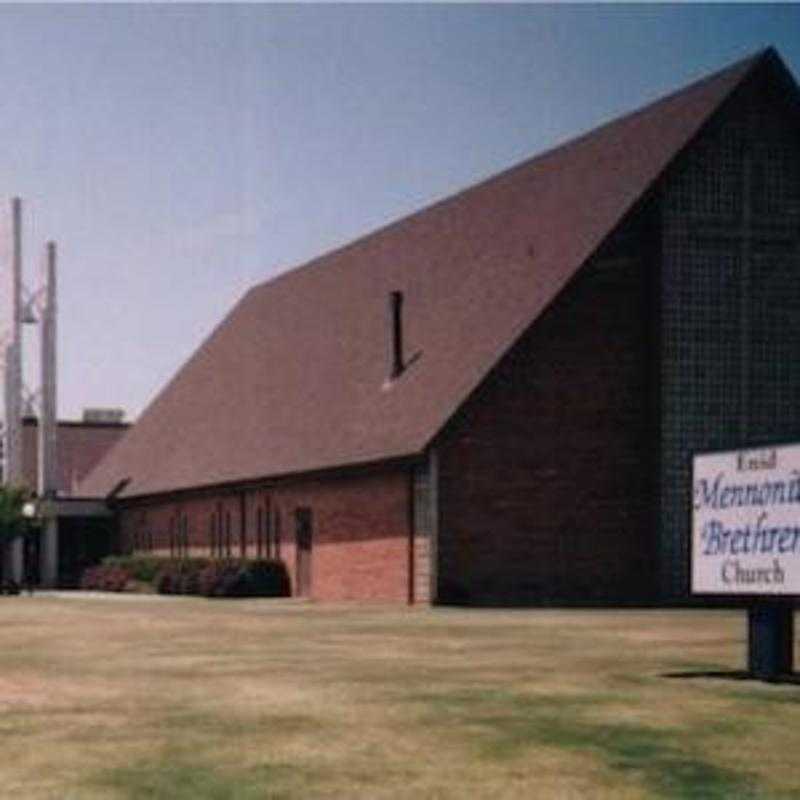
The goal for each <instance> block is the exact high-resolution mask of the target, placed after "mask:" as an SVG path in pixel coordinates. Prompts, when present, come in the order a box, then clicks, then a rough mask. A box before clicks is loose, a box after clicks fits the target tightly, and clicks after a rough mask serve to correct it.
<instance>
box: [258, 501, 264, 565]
mask: <svg viewBox="0 0 800 800" xmlns="http://www.w3.org/2000/svg"><path fill="white" fill-rule="evenodd" d="M263 522H264V509H263V508H261V506H259V507H258V510H257V511H256V558H261V557H262V555H263V550H262V544H263V542H262V535H263V528H262V526H263Z"/></svg>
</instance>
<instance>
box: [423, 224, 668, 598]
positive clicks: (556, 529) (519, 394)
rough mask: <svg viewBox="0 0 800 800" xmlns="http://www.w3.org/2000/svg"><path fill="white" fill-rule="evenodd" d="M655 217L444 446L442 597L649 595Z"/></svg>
mask: <svg viewBox="0 0 800 800" xmlns="http://www.w3.org/2000/svg"><path fill="white" fill-rule="evenodd" d="M649 221H650V216H648V214H645V213H641V214H639V215H638V216H637V217H636V218H635V219H633V220H631V222H630V223H629V224H628V225H627V226H626V227H625V228H623V229H622V230H621V231H620V233H619V234H618V236H617V237H616V238H615V240H614V241H612V242H611V243H610V244H609V246H608V247H607V248H606V249H605V250H604V252H603V253H602V254H599V256H598V258H597V259H596V260H595V261H594V262H593V263H591V264H589V265H587V267H586V268H584V270H583V271H582V273H581V274H580V276H578V277H577V278H576V280H575V281H574V282H573V283H572V285H571V286H569V287H568V288H567V289H566V290H565V291H564V292H563V294H562V296H561V297H560V298H559V299H557V300H556V302H555V303H554V304H553V305H552V306H551V307H550V308H549V309H548V311H547V312H546V313H545V314H544V315H543V316H542V317H541V318H540V319H539V320H538V321H537V322H536V323H535V324H534V325H533V326H532V327H531V328H530V329H529V331H528V332H527V333H526V334H525V335H524V336H523V337H522V339H521V340H520V341H519V342H518V343H517V345H516V346H515V347H514V348H513V349H512V350H511V351H510V352H509V353H508V354H507V355H506V356H505V357H504V358H503V359H502V360H501V362H500V364H499V365H498V366H497V368H496V369H495V370H494V372H493V373H492V375H491V376H490V377H489V379H488V380H487V381H486V382H485V383H484V384H483V385H482V386H481V388H480V389H479V390H478V391H477V392H476V394H475V395H474V396H473V397H472V398H471V399H470V400H469V401H468V403H467V404H466V406H465V407H464V408H463V409H462V410H461V412H460V413H459V414H458V415H457V417H456V419H455V420H454V422H453V423H452V424H451V426H450V427H449V429H448V430H447V431H446V432H445V433H444V434H443V436H442V438H441V441H440V442H439V443H438V446H437V449H438V454H439V482H438V492H439V532H438V542H437V549H438V571H439V574H438V579H437V593H438V600H439V601H441V602H470V603H490V604H506V603H509V604H510V603H531V602H549V601H559V600H577V601H586V600H596V599H601V598H602V599H628V598H639V597H642V596H643V595H646V594H647V593H648V592H649V591H650V587H651V584H652V577H653V575H654V571H653V559H652V551H653V543H652V537H651V533H650V529H651V524H650V523H651V520H650V517H649V515H650V513H651V510H650V509H651V506H650V503H649V498H650V493H651V490H652V484H651V479H652V476H653V474H654V458H653V455H652V454H651V451H652V450H653V442H652V441H649V440H651V439H652V438H653V437H651V429H650V427H649V426H648V420H649V419H651V418H652V417H651V413H652V412H651V401H650V397H651V395H652V389H651V387H650V368H649V367H648V362H647V350H648V341H649V336H650V330H649V328H650V323H649V316H648V308H649V300H648V297H649V286H650V283H649V279H648V274H649V273H648V267H650V266H652V265H651V264H649V262H648V258H647V256H646V252H647V248H646V242H647V241H648V240H647V230H648V224H649Z"/></svg>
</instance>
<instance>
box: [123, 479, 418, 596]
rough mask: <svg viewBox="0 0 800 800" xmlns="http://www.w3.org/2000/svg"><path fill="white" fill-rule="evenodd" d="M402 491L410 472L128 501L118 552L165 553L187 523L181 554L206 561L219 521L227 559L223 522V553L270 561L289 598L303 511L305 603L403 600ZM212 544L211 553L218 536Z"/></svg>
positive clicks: (406, 519)
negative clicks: (307, 527) (308, 540)
mask: <svg viewBox="0 0 800 800" xmlns="http://www.w3.org/2000/svg"><path fill="white" fill-rule="evenodd" d="M410 487H411V483H410V474H409V471H408V470H407V469H403V468H398V469H393V470H387V471H384V472H380V473H373V474H364V475H359V476H354V477H331V478H327V479H318V480H306V481H298V482H293V483H282V484H280V485H279V486H273V487H270V488H263V489H256V490H254V489H248V490H246V491H245V490H242V491H227V492H224V493H222V492H221V493H219V494H202V495H201V494H200V493H197V494H196V495H195V496H184V497H182V498H176V499H170V500H163V499H162V500H155V501H151V502H148V503H144V502H139V503H133V502H132V503H128V504H126V506H125V507H123V508H122V510H121V513H120V525H121V533H122V540H123V546H124V547H125V548H126V549H127V550H129V551H130V550H136V551H142V552H148V551H151V552H155V553H158V554H161V555H165V556H166V555H170V554H171V553H174V552H176V546H177V542H176V538H175V537H176V532H177V531H178V530H184V529H182V528H180V525H181V524H185V531H186V533H185V538H186V540H188V552H189V553H190V554H191V555H202V556H206V557H207V556H210V555H211V554H212V553H211V544H212V539H213V538H214V537H213V536H212V530H216V531H219V527H216V528H215V526H219V524H220V523H219V520H221V529H222V536H221V539H222V549H223V553H222V555H223V556H225V555H227V553H228V537H227V529H228V519H229V518H230V531H231V533H230V555H231V556H232V557H234V558H240V557H242V556H244V557H249V558H254V557H256V556H258V555H259V554H260V555H262V556H267V555H273V556H275V555H277V556H278V557H280V558H281V559H282V560H283V561H284V562H285V563H286V566H287V569H288V571H289V575H290V577H291V581H292V587H293V591H296V589H297V578H298V576H297V548H296V536H295V534H296V531H295V510H296V509H298V508H308V509H310V511H311V517H312V530H313V533H312V547H311V555H310V565H311V567H310V573H311V585H310V596H311V597H312V598H313V599H316V600H380V601H396V602H407V601H408V600H409V591H410V574H411V563H412V559H411V558H410V550H409V547H410V543H411V535H410V532H411V520H410V515H411V505H410V499H409V492H410ZM259 510H260V513H259ZM267 514H269V516H270V518H271V526H268V524H267ZM243 517H244V525H243ZM183 519H185V523H181V520H183ZM259 519H260V520H261V526H262V527H261V535H260V536H259V532H258V521H259ZM215 520H216V521H215ZM268 527H269V528H270V535H269V536H268V535H267V528H268ZM171 532H172V533H171ZM275 534H277V537H276V535H275ZM217 536H219V534H218V533H217ZM276 539H277V541H276ZM259 540H260V548H259ZM215 541H216V546H217V547H219V539H216V540H215ZM182 546H183V545H182ZM216 553H217V554H218V550H216Z"/></svg>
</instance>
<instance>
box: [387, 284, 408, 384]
mask: <svg viewBox="0 0 800 800" xmlns="http://www.w3.org/2000/svg"><path fill="white" fill-rule="evenodd" d="M389 367H390V369H389V378H390V379H391V380H394V379H395V378H397V377H399V376H400V375H401V374H402V372H403V370H404V369H405V368H406V365H405V363H404V360H403V293H402V292H398V291H394V292H389Z"/></svg>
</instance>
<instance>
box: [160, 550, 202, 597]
mask: <svg viewBox="0 0 800 800" xmlns="http://www.w3.org/2000/svg"><path fill="white" fill-rule="evenodd" d="M210 563H211V562H210V561H209V560H208V559H207V558H183V559H180V560H175V559H163V558H162V559H160V562H159V570H158V572H157V574H156V575H155V578H154V579H153V585H154V586H155V588H156V591H157V592H160V593H161V594H200V590H199V579H200V574H201V573H202V571H203V570H204V569H206V568H207V567H208V565H209V564H210Z"/></svg>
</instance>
